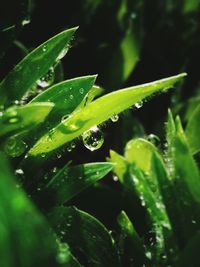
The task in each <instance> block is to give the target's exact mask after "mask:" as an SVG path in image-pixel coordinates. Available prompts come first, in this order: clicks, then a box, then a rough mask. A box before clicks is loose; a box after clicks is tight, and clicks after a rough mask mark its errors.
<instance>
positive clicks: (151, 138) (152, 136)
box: [147, 134, 160, 146]
mask: <svg viewBox="0 0 200 267" xmlns="http://www.w3.org/2000/svg"><path fill="white" fill-rule="evenodd" d="M147 140H148V141H149V142H151V143H153V144H154V145H155V146H157V145H159V143H160V138H159V137H158V136H157V135H155V134H150V135H148V136H147Z"/></svg>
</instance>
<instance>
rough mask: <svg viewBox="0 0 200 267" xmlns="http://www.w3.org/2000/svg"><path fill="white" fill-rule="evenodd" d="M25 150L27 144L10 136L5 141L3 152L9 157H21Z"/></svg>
mask: <svg viewBox="0 0 200 267" xmlns="http://www.w3.org/2000/svg"><path fill="white" fill-rule="evenodd" d="M26 148H27V144H26V143H25V142H23V141H22V140H21V139H19V138H17V137H15V136H12V137H10V138H8V139H7V140H6V143H5V146H4V150H5V152H6V153H7V154H8V155H9V156H11V157H19V156H21V155H22V154H23V153H24V152H25V150H26Z"/></svg>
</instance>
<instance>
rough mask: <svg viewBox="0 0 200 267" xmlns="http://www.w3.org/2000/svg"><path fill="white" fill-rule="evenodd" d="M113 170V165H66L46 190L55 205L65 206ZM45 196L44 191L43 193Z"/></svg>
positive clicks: (104, 163)
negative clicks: (65, 203)
mask: <svg viewBox="0 0 200 267" xmlns="http://www.w3.org/2000/svg"><path fill="white" fill-rule="evenodd" d="M112 168H113V164H111V163H106V162H102V163H88V164H82V165H78V166H73V167H69V166H68V165H66V166H65V167H63V168H62V169H61V170H60V171H58V173H57V174H56V175H55V176H54V177H53V178H52V179H51V180H50V181H49V183H48V184H47V185H46V187H45V188H44V190H45V191H46V192H50V193H51V196H52V197H53V199H54V205H59V204H63V203H64V202H66V201H69V200H70V199H71V198H73V197H74V196H75V195H77V194H78V193H80V192H81V191H83V190H85V189H86V188H87V187H89V186H91V185H92V184H94V183H95V182H97V181H98V180H100V179H101V178H103V177H104V176H105V175H106V174H107V173H109V172H110V171H111V170H112ZM41 193H42V194H43V190H42V191H41Z"/></svg>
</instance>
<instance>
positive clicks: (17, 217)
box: [0, 153, 80, 267]
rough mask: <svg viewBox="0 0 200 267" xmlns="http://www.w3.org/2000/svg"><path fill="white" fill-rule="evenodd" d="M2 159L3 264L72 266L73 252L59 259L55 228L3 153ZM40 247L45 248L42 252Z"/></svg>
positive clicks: (0, 246)
mask: <svg viewBox="0 0 200 267" xmlns="http://www.w3.org/2000/svg"><path fill="white" fill-rule="evenodd" d="M0 158H1V160H0V218H1V220H0V237H1V238H0V255H1V259H0V263H1V266H5V267H16V266H20V267H27V266H29V267H34V266H55V267H59V266H65V267H67V266H69V265H68V262H70V261H71V260H72V259H73V257H72V256H71V254H70V251H69V250H68V251H67V252H65V254H67V255H65V254H64V255H65V256H67V258H66V261H65V262H63V264H62V265H61V264H60V261H59V258H58V257H59V253H60V249H59V247H58V244H57V242H56V239H55V237H54V234H53V232H52V230H50V227H49V225H48V223H47V222H46V221H45V219H44V218H43V216H42V215H41V214H40V213H39V212H38V211H37V210H36V208H35V207H34V206H33V204H32V203H31V202H30V199H29V198H28V197H26V195H25V194H24V192H23V191H22V190H21V188H19V186H16V181H15V180H14V178H13V177H12V174H11V172H10V170H9V166H8V162H7V160H6V159H5V157H4V155H3V154H2V153H1V154H0ZM27 237H28V238H27ZM38 248H42V253H41V250H40V249H38ZM63 253H64V252H63ZM70 266H80V265H70Z"/></svg>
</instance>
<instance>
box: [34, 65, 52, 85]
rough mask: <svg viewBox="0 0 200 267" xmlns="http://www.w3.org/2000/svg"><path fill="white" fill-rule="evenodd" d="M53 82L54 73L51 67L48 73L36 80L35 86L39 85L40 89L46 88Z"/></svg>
mask: <svg viewBox="0 0 200 267" xmlns="http://www.w3.org/2000/svg"><path fill="white" fill-rule="evenodd" d="M54 80H55V72H54V68H53V67H51V68H50V69H49V71H48V72H47V73H46V74H45V75H44V76H43V77H41V78H40V79H39V80H37V85H39V86H40V87H42V88H46V87H48V86H50V85H52V84H53V82H54Z"/></svg>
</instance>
